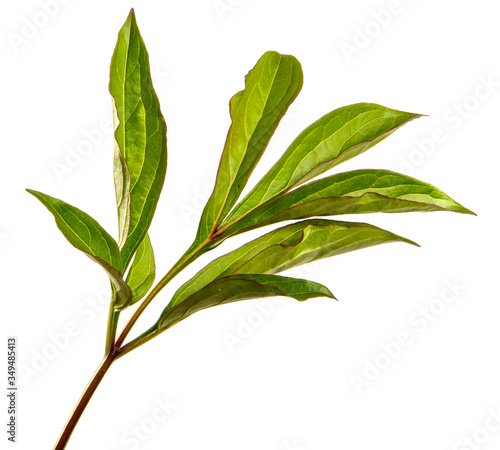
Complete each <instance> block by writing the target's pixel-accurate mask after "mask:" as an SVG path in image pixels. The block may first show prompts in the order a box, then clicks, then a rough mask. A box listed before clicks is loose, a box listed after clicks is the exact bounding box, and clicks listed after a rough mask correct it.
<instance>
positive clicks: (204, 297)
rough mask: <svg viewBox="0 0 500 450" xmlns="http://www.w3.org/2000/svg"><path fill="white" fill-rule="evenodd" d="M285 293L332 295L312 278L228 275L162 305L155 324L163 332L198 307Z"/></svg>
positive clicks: (301, 296) (302, 296)
mask: <svg viewBox="0 0 500 450" xmlns="http://www.w3.org/2000/svg"><path fill="white" fill-rule="evenodd" d="M276 296H285V297H291V298H294V299H296V300H299V301H302V300H307V299H308V298H313V297H330V298H335V297H334V296H333V294H332V293H331V292H330V290H329V289H328V288H327V287H325V286H323V285H321V284H319V283H315V282H313V281H308V280H300V279H296V278H288V277H280V276H278V275H261V274H245V275H229V276H225V277H221V278H217V279H216V280H214V281H212V282H211V283H209V284H207V285H206V286H205V287H204V288H202V289H201V290H199V291H198V292H195V293H194V294H192V295H190V296H189V297H188V298H186V299H185V300H184V301H183V302H181V303H179V304H178V305H176V306H174V307H173V308H168V307H167V308H166V309H165V310H164V312H163V313H162V315H161V316H160V319H159V320H158V323H157V330H158V331H164V330H166V329H167V328H170V327H171V326H172V325H174V324H176V323H178V322H180V321H181V320H183V319H185V318H186V317H188V316H190V315H191V314H194V313H195V312H198V311H201V310H202V309H206V308H210V307H212V306H217V305H222V304H226V303H232V302H237V301H240V300H249V299H254V298H263V297H276Z"/></svg>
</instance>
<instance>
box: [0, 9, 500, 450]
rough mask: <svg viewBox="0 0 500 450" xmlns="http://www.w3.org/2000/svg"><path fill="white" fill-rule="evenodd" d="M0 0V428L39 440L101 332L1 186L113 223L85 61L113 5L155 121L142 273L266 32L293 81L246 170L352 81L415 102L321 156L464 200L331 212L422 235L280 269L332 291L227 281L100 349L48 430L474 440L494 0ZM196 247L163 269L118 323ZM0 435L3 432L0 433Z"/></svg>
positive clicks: (480, 369)
mask: <svg viewBox="0 0 500 450" xmlns="http://www.w3.org/2000/svg"><path fill="white" fill-rule="evenodd" d="M3 3H4V4H3V7H2V15H1V18H0V26H1V34H2V40H1V41H0V42H1V44H0V45H1V50H2V70H1V75H0V77H1V81H2V82H1V83H0V92H1V98H2V102H1V104H2V108H1V112H0V115H1V122H0V123H1V125H2V138H1V142H2V150H1V151H2V160H1V164H0V180H1V181H0V183H1V195H0V197H1V198H0V207H1V212H2V214H1V216H0V236H1V240H0V255H1V258H0V274H1V295H2V311H3V314H2V315H1V318H0V323H1V328H2V339H4V342H5V338H6V337H7V336H9V335H15V336H17V337H18V339H19V348H18V350H19V367H18V369H19V371H20V372H21V375H22V377H21V378H22V379H21V380H20V383H21V387H20V391H19V399H20V403H19V411H20V413H19V417H18V421H19V428H18V444H17V445H16V446H14V445H10V447H12V448H18V449H23V450H24V449H26V450H28V449H29V450H32V449H50V448H52V445H53V444H54V442H55V440H56V438H57V436H58V434H59V432H60V430H61V428H62V426H63V424H64V422H65V420H66V418H67V417H68V415H69V413H70V411H71V409H72V408H73V406H74V404H75V402H76V400H77V398H78V397H79V395H80V393H81V391H82V389H83V387H84V386H85V384H86V382H87V380H88V379H89V377H90V376H91V374H92V372H93V370H94V369H95V367H96V366H97V364H98V362H99V361H100V359H101V356H102V353H103V346H104V336H105V326H106V316H107V308H106V307H105V306H103V305H102V303H100V302H99V299H105V297H106V296H107V295H108V287H107V286H108V284H107V280H106V276H105V275H104V273H103V272H102V271H101V269H100V268H99V267H97V266H96V265H95V264H93V263H92V262H91V261H90V260H88V259H87V258H85V256H83V255H82V254H80V253H79V252H77V251H75V250H74V249H73V248H72V247H71V245H69V244H68V243H67V242H66V240H65V239H64V238H63V237H62V235H61V234H60V233H59V231H58V230H57V228H56V226H55V224H54V221H53V219H52V217H51V215H50V214H49V213H48V212H47V211H46V210H45V209H44V208H43V206H42V205H40V204H39V203H38V202H37V201H36V200H35V199H34V198H32V197H31V196H29V195H28V194H27V193H26V192H25V191H24V189H25V188H27V187H29V188H34V189H37V190H40V191H42V192H45V193H48V194H50V195H53V196H56V197H59V198H62V199H64V200H66V201H67V202H69V203H71V204H74V205H76V206H78V207H80V208H81V209H83V210H84V211H86V212H88V213H89V214H91V215H92V216H93V217H95V218H96V219H97V220H98V221H99V222H100V223H101V224H102V225H103V226H104V227H105V228H106V229H107V230H109V231H110V233H111V234H112V235H115V236H116V231H115V230H116V228H117V225H116V212H115V206H114V191H113V182H112V173H111V169H112V161H111V155H112V134H111V133H110V131H109V129H108V128H107V127H106V121H109V119H110V118H111V113H110V96H109V93H108V90H107V85H108V70H109V61H110V58H111V54H112V52H113V48H114V45H115V42H116V36H117V32H118V30H119V28H120V27H121V25H122V23H123V22H124V20H125V18H126V16H127V14H128V11H129V9H130V7H132V6H133V7H135V10H136V15H137V20H138V24H139V27H140V29H141V32H142V35H143V37H144V40H145V42H146V45H147V47H148V49H149V53H150V59H151V65H152V68H153V71H154V72H155V73H156V75H155V83H156V87H157V92H158V96H159V98H160V102H161V107H162V110H163V113H164V115H165V118H166V121H167V126H168V151H169V154H168V163H169V165H168V169H167V180H166V183H165V187H164V190H163V194H162V197H161V199H160V203H159V206H158V210H157V214H156V217H155V220H154V222H153V225H152V228H151V239H152V242H153V246H154V248H155V252H156V258H157V272H158V274H159V275H160V276H162V275H163V274H164V273H165V272H166V271H167V270H168V268H169V267H170V266H171V264H173V263H174V262H175V260H176V259H177V258H178V257H179V256H180V255H181V253H183V251H184V250H185V249H186V247H187V246H188V245H189V244H190V243H191V240H192V238H193V236H194V233H195V230H196V227H197V220H198V217H199V214H200V213H201V209H202V207H203V204H204V201H205V200H206V198H207V195H208V194H209V193H210V189H211V185H212V183H213V175H214V173H215V171H216V168H217V164H218V160H219V156H220V152H221V150H222V147H223V144H224V140H225V135H226V132H227V128H228V125H229V114H228V101H229V99H230V97H231V96H232V95H233V94H234V93H235V92H237V91H238V90H240V89H242V87H243V79H244V75H245V74H246V73H247V72H248V70H249V69H250V68H251V67H253V65H254V64H255V62H256V61H257V59H258V58H259V57H260V56H261V54H262V53H264V52H265V51H266V50H277V51H279V52H281V53H289V54H293V55H295V56H296V57H297V58H298V59H299V61H301V63H302V65H303V70H304V87H303V89H302V92H301V94H300V95H299V97H298V98H297V100H296V101H295V103H294V104H293V105H292V106H291V108H290V109H289V113H288V115H287V118H286V119H285V120H284V121H283V123H282V125H281V127H280V130H279V131H278V132H277V133H276V135H275V136H274V138H273V140H272V143H271V145H270V146H269V148H268V150H267V151H266V154H265V156H264V157H263V158H262V160H261V163H260V164H259V167H258V169H257V170H256V172H255V176H254V177H252V178H251V180H250V183H249V185H253V184H254V183H255V181H256V180H258V178H259V176H261V175H262V174H263V173H265V171H266V170H267V169H268V168H269V167H270V166H271V165H272V163H273V162H274V161H276V160H277V159H278V157H279V156H280V155H281V154H282V152H283V151H284V150H285V149H286V147H287V145H289V143H290V142H291V141H292V140H293V138H294V137H295V136H296V135H297V134H298V133H299V132H300V131H301V130H302V129H303V128H305V127H306V126H307V125H309V124H310V123H311V122H313V121H314V120H316V119H317V118H319V117H320V116H322V115H323V114H325V113H327V112H329V111H331V110H332V109H335V108H337V107H340V106H344V105H347V104H351V103H356V102H359V101H366V102H375V103H380V104H383V105H384V106H388V107H391V108H395V109H401V110H406V111H411V112H418V113H423V114H428V115H429V117H425V118H421V119H419V120H417V121H413V122H412V123H411V124H409V125H407V126H405V127H403V128H402V129H401V130H399V131H398V132H396V133H395V134H394V135H393V136H391V137H390V138H389V139H387V140H386V141H384V142H383V143H382V144H380V145H378V146H377V147H375V148H374V149H372V150H370V151H369V152H367V153H365V154H363V155H361V156H360V157H358V158H355V159H354V160H352V161H349V162H348V163H345V164H343V165H342V166H340V167H339V170H342V171H343V170H349V169H354V168H386V169H391V170H397V171H403V172H405V173H407V174H411V175H413V176H415V177H417V178H420V179H422V180H424V181H428V182H431V183H433V184H435V185H437V186H438V187H440V188H441V189H442V190H444V191H445V192H446V193H448V194H449V195H450V196H452V197H453V198H455V199H456V200H457V201H459V202H460V203H462V204H464V205H465V206H467V207H469V208H470V209H472V210H474V211H475V212H476V213H477V214H478V216H477V217H473V216H464V215H459V214H452V213H432V214H408V215H371V216H363V217H359V216H358V217H351V219H353V220H367V221H370V222H372V223H374V224H376V225H379V226H382V227H385V228H388V229H390V230H391V231H394V232H396V233H398V234H401V235H403V236H406V237H408V238H411V239H414V240H416V241H417V242H418V243H420V244H421V245H422V248H416V247H411V246H408V245H404V244H391V245H386V246H379V247H374V248H370V249H367V250H362V251H360V252H354V253H351V254H347V255H343V256H339V257H336V258H332V259H330V260H324V261H321V262H320V263H316V264H314V263H313V264H312V265H311V266H309V267H307V266H305V267H304V268H302V269H301V270H298V271H295V272H294V273H293V275H295V276H303V277H307V278H310V279H313V280H315V281H318V282H321V283H323V284H326V285H327V286H329V287H330V288H331V290H332V291H333V292H334V294H335V295H336V296H337V297H338V298H339V300H340V301H339V302H335V301H332V300H330V299H313V300H309V301H307V302H304V303H298V302H295V301H293V300H281V301H279V300H273V301H267V302H258V301H254V302H242V303H238V304H233V305H227V306H224V307H218V308H213V309H211V310H209V311H205V312H202V313H199V314H196V315H195V316H192V317H191V318H189V319H188V320H186V321H184V322H183V323H181V324H179V325H177V326H175V327H174V328H172V329H171V330H170V331H169V332H167V333H165V334H163V335H162V336H161V337H159V338H157V339H156V340H153V341H152V342H150V343H148V344H147V345H146V346H144V347H142V348H141V349H139V350H137V351H135V352H133V353H131V354H130V355H128V356H127V357H125V358H124V359H122V360H120V361H118V362H117V363H116V365H114V366H113V367H112V368H111V370H110V371H109V373H108V374H107V376H106V377H105V379H104V381H103V383H102V384H101V386H100V387H99V389H98V391H97V392H96V394H95V396H94V398H92V400H91V402H90V405H89V407H88V408H87V410H86V411H85V413H84V415H83V418H82V420H81V421H80V423H79V425H78V427H77V429H76V431H75V433H74V435H73V437H72V440H71V442H70V444H69V446H68V449H73V450H78V449H82V450H83V449H88V448H92V449H95V450H98V449H99V450H100V449H107V450H119V449H134V448H142V449H179V450H180V449H189V450H192V449H217V450H225V449H228V450H234V449H240V450H250V449H252V450H254V449H261V450H264V449H266V450H267V449H269V450H287V449H294V450H304V449H307V450H325V449H337V448H340V449H345V450H358V449H366V448H383V449H386V450H400V449H402V448H404V449H405V450H414V449H415V450H416V449H419V450H420V449H422V448H425V449H428V450H434V449H454V450H466V449H471V450H476V449H477V448H481V449H495V448H498V445H499V443H500V424H499V423H498V421H499V420H500V417H499V415H500V411H499V409H500V391H499V382H498V380H499V379H500V360H499V342H500V326H499V315H500V304H499V295H498V263H497V255H498V253H499V250H500V249H499V244H498V237H497V236H498V234H497V233H498V219H499V217H498V213H497V211H498V204H497V203H498V195H497V190H498V167H499V162H500V159H499V144H498V128H499V124H500V114H499V107H500V92H499V91H500V67H499V63H498V55H499V44H500V28H499V27H498V13H499V11H498V8H496V7H495V6H497V2H495V1H493V0H483V1H481V2H470V1H459V0H441V1H439V2H437V1H431V0H413V1H410V0H400V1H399V2H398V1H397V0H393V1H389V0H376V1H369V0H362V1H356V2H353V1H326V0H325V1H319V0H316V1H309V2H304V1H297V0H293V1H292V0H288V1H272V2H271V1H264V0H221V1H218V2H214V1H213V0H191V1H181V0H176V1H162V2H160V1H156V2H155V1H140V2H139V1H136V2H132V1H128V0H127V1H124V0H120V1H118V0H112V1H111V0H108V1H106V2H102V1H97V0H88V1H85V2H83V1H77V0H65V2H64V4H62V3H63V2H62V1H60V2H59V3H57V5H59V6H57V7H54V6H52V9H50V15H48V14H47V13H46V12H44V7H43V6H42V5H43V1H42V0H40V1H39V0H24V1H17V2H6V1H4V2H3ZM47 3H50V2H47ZM52 4H53V2H52ZM45 8H47V7H45ZM33 23H34V25H33ZM30 24H31V25H30ZM488 80H489V81H488ZM460 111H461V113H460ZM103 120H104V123H103ZM436 138H437V139H436ZM431 139H432V140H433V141H434V142H431ZM436 141H438V142H436ZM424 148H425V149H426V150H427V152H424V150H423V149H424ZM76 151H79V152H80V153H81V154H83V153H85V154H84V155H83V156H75V154H74V153H73V156H72V157H70V156H69V155H70V154H71V152H76ZM62 168H65V169H62ZM61 170H62V173H61ZM254 235H255V236H256V235H259V232H257V233H254ZM250 237H251V235H244V236H242V237H241V239H239V240H238V239H235V240H234V242H233V241H230V242H227V243H225V244H224V245H223V246H221V247H219V248H218V249H217V250H216V251H215V252H214V253H217V254H222V253H225V252H227V251H228V250H230V249H231V248H234V247H235V246H237V245H239V244H240V243H241V242H243V241H246V240H247V239H249V238H250ZM209 259H210V256H209V255H206V256H205V257H204V258H202V259H201V260H200V261H199V262H197V263H196V264H193V266H192V267H191V268H190V269H189V270H188V271H186V273H185V274H183V275H182V276H180V277H179V279H176V280H175V282H173V283H172V286H171V287H168V288H167V289H165V291H164V292H163V293H162V294H161V295H160V296H159V297H158V298H157V299H156V300H155V302H153V304H152V305H151V311H150V313H149V314H144V316H143V319H144V320H142V318H141V320H140V322H139V323H138V328H137V331H138V330H140V329H145V327H148V326H149V325H150V324H151V323H153V321H154V320H155V318H156V317H157V316H158V314H159V312H160V311H161V310H162V308H163V307H164V305H165V304H166V303H167V302H168V300H169V298H170V296H171V295H172V294H173V292H174V291H175V289H176V288H177V287H178V286H179V285H180V283H181V282H183V281H185V280H186V279H188V277H190V276H192V275H193V273H195V271H196V270H197V269H199V268H201V267H202V266H203V265H204V264H205V263H206V262H207V261H209ZM449 286H454V287H453V289H452V290H450V289H449ZM445 297H446V299H448V300H447V301H448V303H444V302H443V300H442V298H445ZM104 303H105V302H104ZM264 312H265V314H264ZM249 323H250V325H249ZM243 324H246V326H245V325H243ZM401 333H403V336H406V338H405V339H406V340H405V343H406V344H407V345H406V346H405V347H404V348H401V347H399V344H394V342H397V341H398V339H399V340H400V339H401ZM69 334H71V335H69ZM388 348H390V349H392V350H387V349H388ZM388 352H389V353H391V355H392V356H388V355H387V353H388ZM384 355H385V356H384ZM374 364H376V366H374ZM377 366H378V367H379V368H377ZM3 367H5V364H4V365H3ZM370 367H371V368H370ZM374 367H375V369H374ZM380 367H383V368H382V369H381V368H380ZM2 377H6V373H4V374H2ZM360 380H364V381H360ZM356 386H357V387H356ZM2 404H4V403H3V402H2ZM165 404H167V406H166V407H165V406H164V407H163V409H162V408H161V405H165ZM2 410H4V407H3V406H2ZM4 420H6V413H5V412H2V423H4ZM134 427H135V428H134ZM134 430H135V431H134ZM137 430H139V434H138V435H137V436H136V437H133V433H136V432H137ZM467 439H469V444H466V442H467ZM1 442H2V445H1V447H2V448H4V444H5V448H10V447H8V444H7V442H6V434H4V432H2V438H1ZM139 443H140V444H139Z"/></svg>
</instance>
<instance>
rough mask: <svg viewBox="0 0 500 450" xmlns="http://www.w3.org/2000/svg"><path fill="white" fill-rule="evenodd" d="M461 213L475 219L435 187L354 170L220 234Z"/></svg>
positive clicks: (255, 212) (392, 175)
mask: <svg viewBox="0 0 500 450" xmlns="http://www.w3.org/2000/svg"><path fill="white" fill-rule="evenodd" d="M410 211H456V212H460V213H465V214H474V213H473V212H472V211H470V210H468V209H467V208H464V207H463V206H462V205H460V204H459V203H457V202H455V201H454V200H453V199H451V198H450V197H448V196H447V195H446V194H445V193H444V192H442V191H440V190H439V189H437V188H436V187H434V186H432V185H430V184H428V183H424V182H423V181H419V180H416V179H415V178H411V177H408V176H406V175H402V174H399V173H396V172H391V171H389V170H374V169H368V170H354V171H352V172H344V173H339V174H337V175H333V176H330V177H326V178H323V179H321V180H317V181H313V182H312V183H309V184H306V185H305V186H301V187H300V188H298V189H296V190H294V191H292V192H289V193H287V194H285V195H284V196H282V197H278V198H277V199H276V200H273V201H271V202H269V203H267V204H265V205H261V206H259V207H257V208H256V209H254V210H253V211H251V212H249V213H248V214H247V215H246V216H243V217H242V218H241V219H240V220H238V221H236V222H235V223H234V224H233V225H232V226H230V227H228V228H227V229H223V230H221V231H220V235H221V236H222V237H226V236H229V235H235V234H239V233H242V232H244V231H248V230H252V229H254V228H259V227H262V226H265V225H270V224H273V223H277V222H282V221H285V220H297V219H305V218H308V217H315V216H333V215H339V214H361V213H373V212H410Z"/></svg>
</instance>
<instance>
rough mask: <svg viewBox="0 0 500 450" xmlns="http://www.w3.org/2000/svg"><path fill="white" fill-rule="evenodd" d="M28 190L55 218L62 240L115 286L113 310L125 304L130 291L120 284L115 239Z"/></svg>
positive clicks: (74, 212) (69, 208)
mask: <svg viewBox="0 0 500 450" xmlns="http://www.w3.org/2000/svg"><path fill="white" fill-rule="evenodd" d="M27 191H28V192H29V193H30V194H32V195H33V196H35V197H36V198H37V199H38V200H40V202H41V203H42V204H43V205H45V207H46V208H47V209H48V210H49V211H50V212H51V213H52V214H53V215H54V218H55V220H56V224H57V227H58V228H59V229H60V230H61V232H62V234H63V235H64V237H65V238H66V239H67V240H68V241H69V242H70V243H71V244H73V246H74V247H76V248H77V249H78V250H81V251H82V252H83V253H85V254H86V255H87V256H88V257H89V258H90V259H92V260H93V261H95V262H96V263H97V264H99V265H100V266H101V267H102V268H103V269H104V270H105V271H106V273H107V274H108V276H109V278H110V280H111V283H112V284H113V287H114V295H115V299H114V302H115V308H116V309H121V308H122V307H124V306H126V305H128V303H129V302H130V300H131V299H132V291H131V290H130V288H129V287H128V286H127V284H126V283H125V281H123V277H122V262H121V256H120V250H119V248H118V244H117V243H116V242H115V240H114V239H113V238H112V237H111V236H110V235H109V234H108V233H107V232H106V230H104V228H102V227H101V225H99V223H97V221H96V220H95V219H93V218H92V217H90V216H89V215H88V214H87V213H84V212H83V211H81V210H80V209H78V208H75V207H74V206H71V205H69V204H68V203H66V202H63V201H62V200H59V199H57V198H54V197H50V196H49V195H45V194H42V193H41V192H38V191H33V190H31V189H27Z"/></svg>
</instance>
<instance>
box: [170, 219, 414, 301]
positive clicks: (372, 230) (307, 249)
mask: <svg viewBox="0 0 500 450" xmlns="http://www.w3.org/2000/svg"><path fill="white" fill-rule="evenodd" d="M397 241H399V242H407V243H410V244H415V243H414V242H412V241H410V240H408V239H405V238H402V237H400V236H397V235H396V234H394V233H391V232H389V231H385V230H382V229H381V228H377V227H375V226H373V225H369V224H365V223H353V222H337V221H333V220H319V219H318V220H305V221H303V222H298V223H294V224H292V225H288V226H286V227H283V228H278V229H277V230H274V231H271V232H270V233H268V234H265V235H264V236H261V237H260V238H257V239H255V240H254V241H251V242H249V243H248V244H245V245H243V246H242V247H240V248H238V249H236V250H234V251H232V252H230V253H228V254H226V255H223V256H221V257H219V258H217V259H215V260H214V261H212V262H211V263H210V264H208V265H207V266H206V267H205V268H204V269H202V270H201V271H200V272H198V273H197V274H196V275H195V276H194V277H193V278H191V279H190V280H189V281H188V282H187V283H185V284H184V285H183V286H181V287H180V288H179V290H178V291H177V292H176V293H175V295H174V297H173V299H172V301H171V302H170V304H169V307H173V306H175V305H177V304H179V303H180V302H182V301H183V300H185V299H186V298H187V297H189V296H190V295H192V294H194V293H195V292H196V291H199V290H200V289H202V288H203V287H204V286H206V285H207V284H208V283H211V282H212V281H213V280H215V279H216V278H220V277H223V276H227V275H233V274H244V273H261V274H264V273H269V274H274V273H278V272H282V271H283V270H286V269H290V268H292V267H295V266H298V265H300V264H305V263H308V262H311V261H315V260H318V259H322V258H327V257H329V256H334V255H339V254H341V253H346V252H350V251H353V250H358V249H361V248H365V247H370V246H372V245H377V244H382V243H384V242H397ZM415 245H416V244H415Z"/></svg>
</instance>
